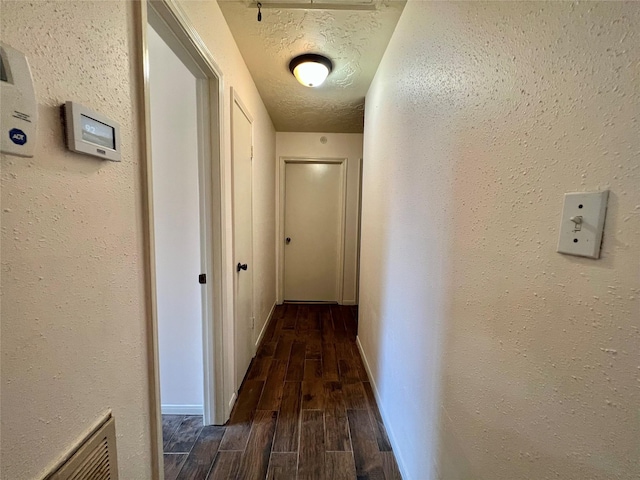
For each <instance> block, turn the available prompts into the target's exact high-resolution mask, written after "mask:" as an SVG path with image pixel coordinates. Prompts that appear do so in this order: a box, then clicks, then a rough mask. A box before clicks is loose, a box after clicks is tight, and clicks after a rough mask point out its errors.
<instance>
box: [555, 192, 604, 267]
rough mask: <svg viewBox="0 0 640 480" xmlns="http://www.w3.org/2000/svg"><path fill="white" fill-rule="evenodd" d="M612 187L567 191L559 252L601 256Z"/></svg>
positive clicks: (592, 256)
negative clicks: (586, 190) (589, 191)
mask: <svg viewBox="0 0 640 480" xmlns="http://www.w3.org/2000/svg"><path fill="white" fill-rule="evenodd" d="M608 198H609V191H608V190H606V191H604V192H593V193H567V194H565V196H564V208H563V209H562V221H561V222H560V238H558V252H560V253H565V254H567V255H576V256H578V257H589V258H600V245H601V244H602V230H603V228H604V217H605V213H606V211H607V199H608Z"/></svg>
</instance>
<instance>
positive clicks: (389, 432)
mask: <svg viewBox="0 0 640 480" xmlns="http://www.w3.org/2000/svg"><path fill="white" fill-rule="evenodd" d="M356 345H358V351H359V352H360V356H361V357H362V362H363V363H364V368H365V370H366V371H367V375H368V376H369V382H370V383H371V389H372V390H373V395H374V396H375V397H376V403H377V404H378V410H380V416H382V422H383V423H384V426H385V428H386V430H387V436H388V437H389V442H390V443H391V448H392V449H393V454H394V456H395V457H396V462H397V463H398V468H399V469H400V475H401V476H402V478H406V479H408V478H409V475H407V469H406V468H405V466H404V462H403V460H402V455H401V454H400V451H399V450H398V442H397V441H396V437H395V435H394V434H393V430H391V424H390V423H389V416H388V415H386V414H385V410H384V408H383V407H382V402H381V401H380V394H379V393H378V386H377V385H376V380H375V378H374V377H373V375H372V374H371V367H369V361H368V360H367V356H366V355H365V353H364V349H363V348H362V344H361V343H360V337H356Z"/></svg>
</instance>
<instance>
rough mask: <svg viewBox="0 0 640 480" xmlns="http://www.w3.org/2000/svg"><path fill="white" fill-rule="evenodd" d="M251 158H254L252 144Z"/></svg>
mask: <svg viewBox="0 0 640 480" xmlns="http://www.w3.org/2000/svg"><path fill="white" fill-rule="evenodd" d="M251 160H253V145H251Z"/></svg>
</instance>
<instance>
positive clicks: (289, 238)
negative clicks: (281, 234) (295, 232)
mask: <svg viewBox="0 0 640 480" xmlns="http://www.w3.org/2000/svg"><path fill="white" fill-rule="evenodd" d="M284 241H285V242H286V243H287V245H289V244H290V243H291V237H287V238H285V240H284Z"/></svg>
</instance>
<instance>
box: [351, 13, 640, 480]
mask: <svg viewBox="0 0 640 480" xmlns="http://www.w3.org/2000/svg"><path fill="white" fill-rule="evenodd" d="M639 24H640V5H638V4H634V3H631V2H628V3H604V2H602V3H587V4H570V3H563V2H562V3H561V2H552V3H539V2H533V3H521V2H507V3H505V2H495V3H484V2H483V3H480V2H466V3H450V2H417V1H416V2H409V3H408V4H407V6H406V8H405V10H404V13H403V14H402V18H401V19H400V22H399V24H398V26H397V28H396V31H395V34H394V36H393V38H392V40H391V43H390V45H389V47H388V49H387V52H386V54H385V57H384V59H383V61H382V64H381V65H380V68H379V70H378V72H377V75H376V78H375V80H374V82H373V84H372V86H371V88H370V90H369V93H368V95H367V101H366V118H365V140H364V187H363V226H362V230H363V232H362V266H361V277H360V278H361V295H360V324H359V328H360V331H359V338H360V341H361V343H362V347H363V350H364V352H365V354H366V359H367V361H368V364H369V367H370V369H371V372H372V374H373V380H374V381H375V383H376V387H377V390H378V394H379V398H380V406H381V409H382V411H383V413H384V416H385V420H386V422H385V423H386V426H387V428H388V430H389V433H390V435H391V437H392V439H393V444H394V450H395V453H396V455H397V457H398V460H399V462H400V464H401V468H402V470H403V472H404V474H405V478H406V479H414V480H426V479H429V478H441V479H444V480H456V479H464V480H468V479H472V478H473V479H476V478H477V479H491V480H507V479H524V478H536V479H547V478H549V479H550V478H562V479H564V480H571V479H575V480H582V479H585V478H591V479H602V480H604V479H614V478H615V479H631V478H637V477H638V476H639V475H640V464H639V461H640V455H639V454H638V445H640V424H639V423H638V405H640V392H639V390H638V381H639V375H640V370H639V369H638V365H640V358H639V355H640V350H639V348H638V345H640V306H639V298H640V295H639V294H640V281H639V275H638V263H639V260H640V245H639V244H638V242H639V239H640V210H639V209H640V207H639V205H640V190H639V189H638V186H639V185H640V162H639V160H638V152H640V136H638V105H639V104H640V90H639V89H638V78H639V77H640V71H639V70H638V67H639V64H638V58H640V42H638V29H637V26H638V25H639ZM604 188H609V189H610V190H611V195H610V200H609V210H608V212H607V219H606V225H605V233H604V243H603V251H602V258H601V259H600V260H590V259H581V258H577V257H570V256H564V255H560V254H558V253H556V252H555V249H556V243H557V237H558V224H559V222H560V215H561V208H562V202H563V194H564V193H565V192H571V191H592V190H600V189H604Z"/></svg>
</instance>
